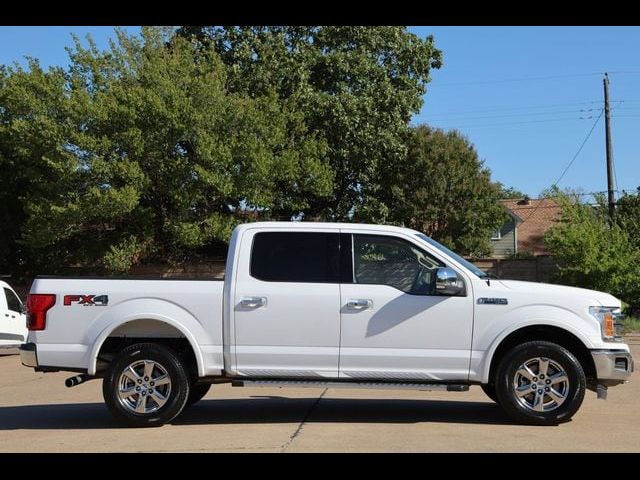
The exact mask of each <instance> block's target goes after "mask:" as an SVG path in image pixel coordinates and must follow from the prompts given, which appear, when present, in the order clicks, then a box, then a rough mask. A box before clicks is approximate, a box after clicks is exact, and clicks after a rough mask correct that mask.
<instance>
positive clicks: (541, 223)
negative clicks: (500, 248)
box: [500, 198, 562, 255]
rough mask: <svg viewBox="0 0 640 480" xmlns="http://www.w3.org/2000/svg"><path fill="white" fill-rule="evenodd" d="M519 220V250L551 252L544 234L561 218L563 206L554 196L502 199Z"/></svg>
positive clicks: (538, 252)
mask: <svg viewBox="0 0 640 480" xmlns="http://www.w3.org/2000/svg"><path fill="white" fill-rule="evenodd" d="M500 203H502V205H504V206H505V207H506V208H507V210H508V211H509V213H510V214H511V215H513V216H515V217H517V218H519V219H520V221H517V222H516V223H517V229H518V233H517V235H518V251H529V252H531V253H533V254H534V255H545V254H548V253H549V252H548V251H547V249H546V248H545V247H544V240H543V238H544V234H545V232H546V231H547V230H549V228H551V227H552V226H553V224H554V223H555V222H556V221H558V220H559V218H560V214H561V212H562V207H561V206H560V205H559V204H558V203H557V202H556V201H555V200H553V199H552V198H540V199H531V200H529V201H528V202H526V201H525V200H523V199H509V200H500Z"/></svg>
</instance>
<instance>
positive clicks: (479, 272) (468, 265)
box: [416, 233, 489, 278]
mask: <svg viewBox="0 0 640 480" xmlns="http://www.w3.org/2000/svg"><path fill="white" fill-rule="evenodd" d="M416 236H417V237H418V238H421V239H422V240H424V241H425V242H427V243H428V244H429V245H431V246H432V247H436V248H437V249H438V250H440V251H441V252H442V253H444V254H446V255H448V256H450V257H451V258H453V259H454V260H455V261H456V262H458V263H459V264H461V265H462V266H464V267H465V268H467V269H469V270H471V271H472V272H473V273H474V274H475V275H477V276H478V277H480V278H489V275H487V274H486V273H485V272H483V271H482V270H480V269H479V268H478V267H476V266H475V265H474V264H473V263H471V262H470V261H469V260H465V259H464V258H462V257H461V256H460V255H458V254H457V253H456V252H454V251H452V250H449V249H448V248H447V247H445V246H444V245H440V244H439V243H438V242H436V241H435V240H434V239H433V238H430V237H427V236H426V235H425V234H424V233H416Z"/></svg>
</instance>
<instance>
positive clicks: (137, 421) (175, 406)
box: [102, 343, 190, 427]
mask: <svg viewBox="0 0 640 480" xmlns="http://www.w3.org/2000/svg"><path fill="white" fill-rule="evenodd" d="M143 360H148V361H151V362H154V363H155V364H156V365H157V366H155V367H154V369H153V370H152V372H153V373H156V374H159V373H162V370H161V369H164V371H165V372H166V375H167V376H168V377H169V380H170V384H169V387H167V386H166V385H165V386H155V389H156V390H157V392H156V394H158V393H160V389H164V393H167V392H168V396H167V399H166V403H164V404H163V405H162V406H160V407H159V408H157V407H158V405H159V403H158V402H156V401H155V398H153V395H151V394H149V397H147V398H143V401H144V402H145V403H144V405H145V406H147V405H148V406H149V409H150V410H151V409H153V408H156V409H155V410H154V411H150V412H148V413H136V412H135V411H133V410H132V409H131V407H129V408H128V407H127V402H139V401H140V400H139V398H140V394H138V393H132V394H130V395H129V397H128V399H127V400H126V401H125V400H121V399H120V398H119V388H120V386H121V385H120V381H121V376H122V375H123V374H124V372H125V370H126V369H127V368H128V367H129V366H130V365H136V364H138V365H139V366H138V367H136V368H138V369H140V368H144V363H142V364H140V362H142V361H143ZM158 366H159V367H158ZM138 371H140V370H138ZM141 375H142V374H141ZM159 376H160V375H156V378H158V377H159ZM151 377H152V378H151V380H152V379H153V374H152V375H151ZM134 378H135V377H134ZM144 378H145V379H146V378H147V377H144ZM123 381H124V382H131V385H132V386H131V387H130V388H138V387H137V386H136V382H134V381H133V380H128V379H125V380H123ZM142 381H144V379H143V380H142ZM158 383H160V382H158ZM149 385H153V384H143V385H142V388H148V387H149ZM168 388H170V390H168ZM189 390H190V383H189V375H188V373H187V368H186V366H185V364H184V363H183V361H182V360H181V359H180V357H179V356H178V355H176V353H175V352H174V351H173V350H171V349H170V348H168V347H166V346H164V345H160V344H157V343H138V344H135V345H130V346H129V347H127V348H125V349H124V350H122V352H121V353H120V354H119V355H118V356H117V357H116V358H115V359H114V360H113V361H112V362H111V365H110V366H109V369H108V370H107V374H106V376H105V377H104V380H103V382H102V395H103V397H104V401H105V403H106V404H107V407H108V409H109V411H110V412H111V414H112V415H113V416H114V417H115V418H116V420H118V421H119V422H121V423H123V424H125V425H127V426H130V427H159V426H161V425H164V424H165V423H167V422H170V421H171V420H173V419H174V418H175V417H177V416H178V415H179V414H180V412H181V411H182V409H183V408H184V407H185V405H186V403H187V399H188V398H189ZM152 391H153V388H151V389H150V390H149V392H152ZM144 392H146V390H144ZM149 398H153V400H148V399H149ZM160 401H162V400H160Z"/></svg>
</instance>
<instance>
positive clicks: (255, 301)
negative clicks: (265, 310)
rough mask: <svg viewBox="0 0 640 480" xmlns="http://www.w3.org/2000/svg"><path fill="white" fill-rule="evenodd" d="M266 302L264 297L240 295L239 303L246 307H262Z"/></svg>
mask: <svg viewBox="0 0 640 480" xmlns="http://www.w3.org/2000/svg"><path fill="white" fill-rule="evenodd" d="M266 304H267V298H266V297H242V298H241V299H240V305H242V306H243V307H246V308H258V307H264V306H265V305H266Z"/></svg>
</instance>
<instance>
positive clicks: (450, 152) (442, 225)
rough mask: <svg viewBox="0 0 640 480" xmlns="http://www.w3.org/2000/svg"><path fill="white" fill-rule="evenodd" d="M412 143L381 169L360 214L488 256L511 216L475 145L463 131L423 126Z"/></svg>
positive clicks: (412, 135) (413, 132)
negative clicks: (492, 240) (493, 238)
mask: <svg viewBox="0 0 640 480" xmlns="http://www.w3.org/2000/svg"><path fill="white" fill-rule="evenodd" d="M407 145H408V153H407V155H405V156H403V157H401V158H400V159H399V160H398V161H396V162H390V163H388V164H386V165H385V167H384V168H382V169H381V170H380V172H379V175H378V177H377V178H376V179H375V180H376V181H375V183H376V186H377V189H376V191H375V193H374V194H373V195H371V196H370V198H369V199H368V201H367V203H366V204H365V205H364V206H363V207H362V208H361V209H357V210H356V217H357V218H358V219H364V220H368V221H372V222H377V223H393V224H400V225H405V226H407V227H410V228H414V229H416V230H419V231H421V232H424V233H426V234H427V235H429V236H431V237H433V238H434V239H436V240H438V241H440V242H442V243H444V244H446V245H447V246H449V247H450V248H452V249H454V250H456V251H458V252H460V253H463V254H469V255H473V256H481V255H484V254H487V253H488V252H489V251H490V238H491V232H492V231H493V230H495V229H496V228H498V227H500V226H501V225H503V224H504V222H505V221H507V216H506V213H505V210H504V208H503V207H502V206H501V205H500V203H499V199H500V187H499V185H498V184H496V183H493V182H491V179H490V172H489V170H488V169H487V168H486V167H485V166H484V164H483V162H482V161H481V160H480V159H479V157H478V154H477V152H476V151H475V149H474V148H473V146H472V144H471V143H470V142H469V141H468V140H467V139H466V138H465V137H463V136H462V135H460V133H458V132H457V131H449V132H445V131H443V130H439V129H433V128H430V127H427V126H419V127H417V128H414V129H412V130H411V131H410V132H409V136H408V140H407Z"/></svg>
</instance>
